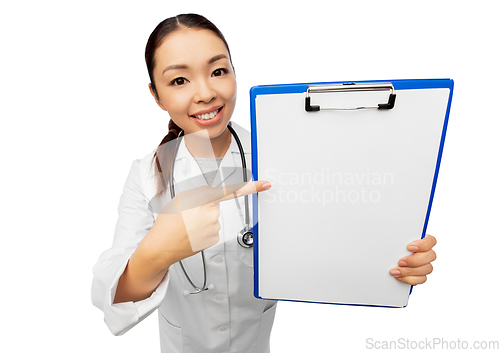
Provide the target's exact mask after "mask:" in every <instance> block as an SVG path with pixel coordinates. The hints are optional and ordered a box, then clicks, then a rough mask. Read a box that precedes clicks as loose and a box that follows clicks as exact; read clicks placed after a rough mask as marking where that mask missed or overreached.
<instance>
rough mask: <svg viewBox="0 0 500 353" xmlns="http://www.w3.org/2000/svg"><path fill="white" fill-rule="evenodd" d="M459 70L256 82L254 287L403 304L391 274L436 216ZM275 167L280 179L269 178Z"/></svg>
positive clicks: (270, 292) (263, 293) (269, 293)
mask: <svg viewBox="0 0 500 353" xmlns="http://www.w3.org/2000/svg"><path fill="white" fill-rule="evenodd" d="M453 86H454V83H453V80H451V79H417V80H377V81H356V82H346V81H343V82H321V83H300V84H284V85H266V86H255V87H253V88H252V89H251V90H250V110H251V132H252V134H251V136H252V173H253V179H254V180H269V181H271V184H272V185H273V186H272V188H271V189H270V190H269V191H266V192H264V193H259V194H254V195H253V196H252V207H253V208H252V212H253V219H254V223H255V225H254V229H253V231H254V296H255V297H256V298H260V299H269V300H284V301H299V302H313V303H329V304H347V305H363V306H381V307H405V306H406V305H407V302H408V297H409V294H410V293H411V289H412V286H410V285H407V284H404V283H401V282H399V281H397V280H395V279H394V278H392V276H391V275H390V274H389V269H390V268H391V267H394V266H396V265H397V260H398V259H399V258H401V257H402V256H405V254H410V253H409V252H408V251H407V250H406V245H407V244H408V243H409V242H410V241H412V240H415V239H418V237H420V238H423V237H424V236H425V234H426V228H427V224H428V220H429V216H430V211H431V206H432V200H433V196H434V192H435V188H436V183H437V178H438V173H439V166H440V162H441V156H442V152H443V146H444V142H445V136H446V128H447V125H448V118H449V114H450V107H451V100H452V94H453ZM271 179H272V180H271Z"/></svg>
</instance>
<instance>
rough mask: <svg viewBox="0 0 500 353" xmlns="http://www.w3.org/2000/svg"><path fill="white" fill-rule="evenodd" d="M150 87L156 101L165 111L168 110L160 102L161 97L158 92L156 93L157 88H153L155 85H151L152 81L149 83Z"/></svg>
mask: <svg viewBox="0 0 500 353" xmlns="http://www.w3.org/2000/svg"><path fill="white" fill-rule="evenodd" d="M148 87H149V92H151V95H152V96H153V98H154V99H155V101H156V104H158V106H159V107H160V108H161V109H163V110H164V111H167V110H166V109H165V107H164V106H163V105H162V104H161V102H160V99H159V98H158V94H156V92H155V90H153V86H151V83H150V84H148Z"/></svg>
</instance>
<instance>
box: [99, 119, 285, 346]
mask: <svg viewBox="0 0 500 353" xmlns="http://www.w3.org/2000/svg"><path fill="white" fill-rule="evenodd" d="M232 127H233V128H234V129H235V131H236V133H237V134H238V137H239V138H240V140H241V143H242V145H243V148H244V151H245V158H246V164H247V168H248V169H249V168H250V167H251V158H250V151H251V148H250V134H249V132H248V131H246V130H245V129H243V128H242V127H240V126H238V125H237V124H235V123H234V122H233V123H232ZM153 154H154V151H153V152H152V153H150V154H148V155H146V156H145V157H144V158H143V159H138V160H135V161H134V162H133V163H132V168H131V170H130V173H129V175H128V178H127V180H126V182H125V186H124V188H123V194H122V196H121V198H120V204H119V206H118V213H119V217H118V221H117V224H116V229H115V234H114V239H113V245H112V247H111V248H110V249H108V250H106V251H105V252H103V253H102V254H101V256H100V257H99V259H98V261H97V263H96V264H95V266H94V268H93V273H94V279H93V282H92V302H93V304H94V305H95V306H97V307H98V308H99V309H101V310H102V311H103V312H104V321H105V322H106V324H107V326H108V327H109V329H110V331H111V332H112V333H113V334H114V335H122V334H124V333H125V332H127V331H128V330H130V329H131V328H132V327H133V326H135V325H136V324H137V323H139V322H140V321H141V320H143V319H144V318H146V317H147V316H148V315H149V314H151V313H152V312H153V311H155V310H156V309H158V319H159V329H160V345H161V351H162V352H169V353H176V352H179V353H180V352H184V353H200V352H204V353H211V352H214V353H215V352H217V353H223V352H231V353H236V352H239V353H243V352H244V353H265V352H269V339H270V334H271V328H272V325H273V321H274V316H275V311H276V302H275V301H267V300H260V299H256V298H255V297H254V296H253V283H254V281H253V251H252V249H251V248H250V249H245V248H243V247H241V246H240V245H239V244H238V243H237V240H236V235H237V233H238V232H239V231H240V230H241V229H242V228H243V226H244V224H243V223H242V219H241V214H240V211H239V210H238V208H237V205H236V201H238V202H239V205H240V207H241V210H242V212H243V213H244V212H245V205H244V197H240V198H238V199H236V200H234V199H233V200H229V201H224V202H222V203H220V218H219V222H220V224H221V229H220V232H219V236H220V240H219V243H218V244H216V245H215V246H213V247H211V248H209V249H207V250H205V260H206V267H207V285H210V284H213V286H214V288H213V289H211V290H208V291H205V292H202V293H199V294H194V295H188V296H185V295H184V291H185V290H186V289H187V290H189V291H193V288H192V287H191V285H190V284H189V282H188V281H187V279H186V278H185V276H184V274H183V272H182V269H181V267H180V265H179V263H176V264H174V265H172V266H171V267H170V268H169V271H168V273H167V275H166V276H165V277H164V278H163V280H162V281H161V282H160V284H159V285H158V287H157V288H156V290H155V291H154V292H153V293H152V294H151V296H150V297H149V298H147V299H144V300H141V301H138V302H126V303H118V304H113V301H114V295H115V292H116V287H117V284H118V280H119V278H120V276H121V274H122V273H123V271H124V269H125V267H126V265H127V263H128V260H129V258H130V256H131V255H132V253H133V252H134V251H135V249H136V247H137V245H138V244H139V242H140V241H141V239H142V238H143V237H144V236H145V235H146V234H147V233H148V231H149V230H150V229H151V226H152V225H153V222H154V221H155V218H156V216H157V214H156V213H154V212H153V211H155V209H154V208H151V207H150V206H149V203H150V201H152V199H153V197H154V195H155V194H156V190H155V188H156V186H155V182H154V178H153V170H152V168H150V165H151V158H152V157H153ZM175 163H176V164H175V169H174V179H175V185H176V186H177V187H176V193H179V192H181V191H183V190H187V189H192V188H195V187H199V186H203V185H207V184H206V181H205V179H204V177H203V175H202V172H201V170H200V168H199V166H198V164H197V163H196V161H195V160H194V158H193V157H192V156H191V154H190V153H189V150H188V149H187V148H186V145H185V144H184V139H183V140H182V142H181V144H180V145H179V151H178V154H177V157H176V160H175ZM221 170H222V173H221ZM238 172H239V173H240V176H239V179H238V178H237V179H233V181H231V177H236V174H237V173H238ZM249 180H250V179H249ZM233 182H241V158H240V153H239V149H238V146H237V144H236V141H235V140H234V137H233V136H231V145H230V146H229V149H228V150H227V152H226V154H225V156H224V158H223V160H222V162H221V165H220V168H219V171H218V172H217V176H216V178H215V181H214V184H213V185H212V186H213V187H217V186H222V185H223V184H226V185H229V184H232V183H233ZM167 194H168V198H170V193H169V191H168V190H167ZM248 200H249V202H250V204H249V209H250V210H252V206H251V205H252V203H251V200H252V197H251V195H250V196H249V197H248ZM250 217H251V215H250ZM251 224H252V223H251ZM182 263H183V264H184V267H185V269H186V271H187V272H188V274H189V276H190V278H191V280H192V281H193V282H194V283H195V284H196V285H197V286H198V287H200V286H202V284H203V265H202V260H201V253H198V254H196V255H194V256H191V257H189V258H187V259H185V260H183V261H182Z"/></svg>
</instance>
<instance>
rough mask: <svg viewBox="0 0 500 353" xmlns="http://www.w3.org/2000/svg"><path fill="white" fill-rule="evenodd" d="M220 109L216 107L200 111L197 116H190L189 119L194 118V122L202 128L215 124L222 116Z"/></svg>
mask: <svg viewBox="0 0 500 353" xmlns="http://www.w3.org/2000/svg"><path fill="white" fill-rule="evenodd" d="M222 108H224V107H223V106H222V107H216V108H215V109H214V108H210V109H206V110H201V111H199V112H198V113H197V114H193V115H190V117H191V118H194V120H195V121H196V122H197V123H198V124H200V125H202V126H207V125H212V124H215V123H217V122H219V120H220V118H221V116H222V113H221V112H222Z"/></svg>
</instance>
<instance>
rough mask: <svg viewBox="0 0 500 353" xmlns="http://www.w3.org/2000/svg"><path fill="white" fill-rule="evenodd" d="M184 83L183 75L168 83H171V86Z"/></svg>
mask: <svg viewBox="0 0 500 353" xmlns="http://www.w3.org/2000/svg"><path fill="white" fill-rule="evenodd" d="M185 83H186V79H185V78H184V77H177V78H174V79H173V80H172V81H171V82H170V84H171V85H173V86H182V85H183V84H185Z"/></svg>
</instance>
